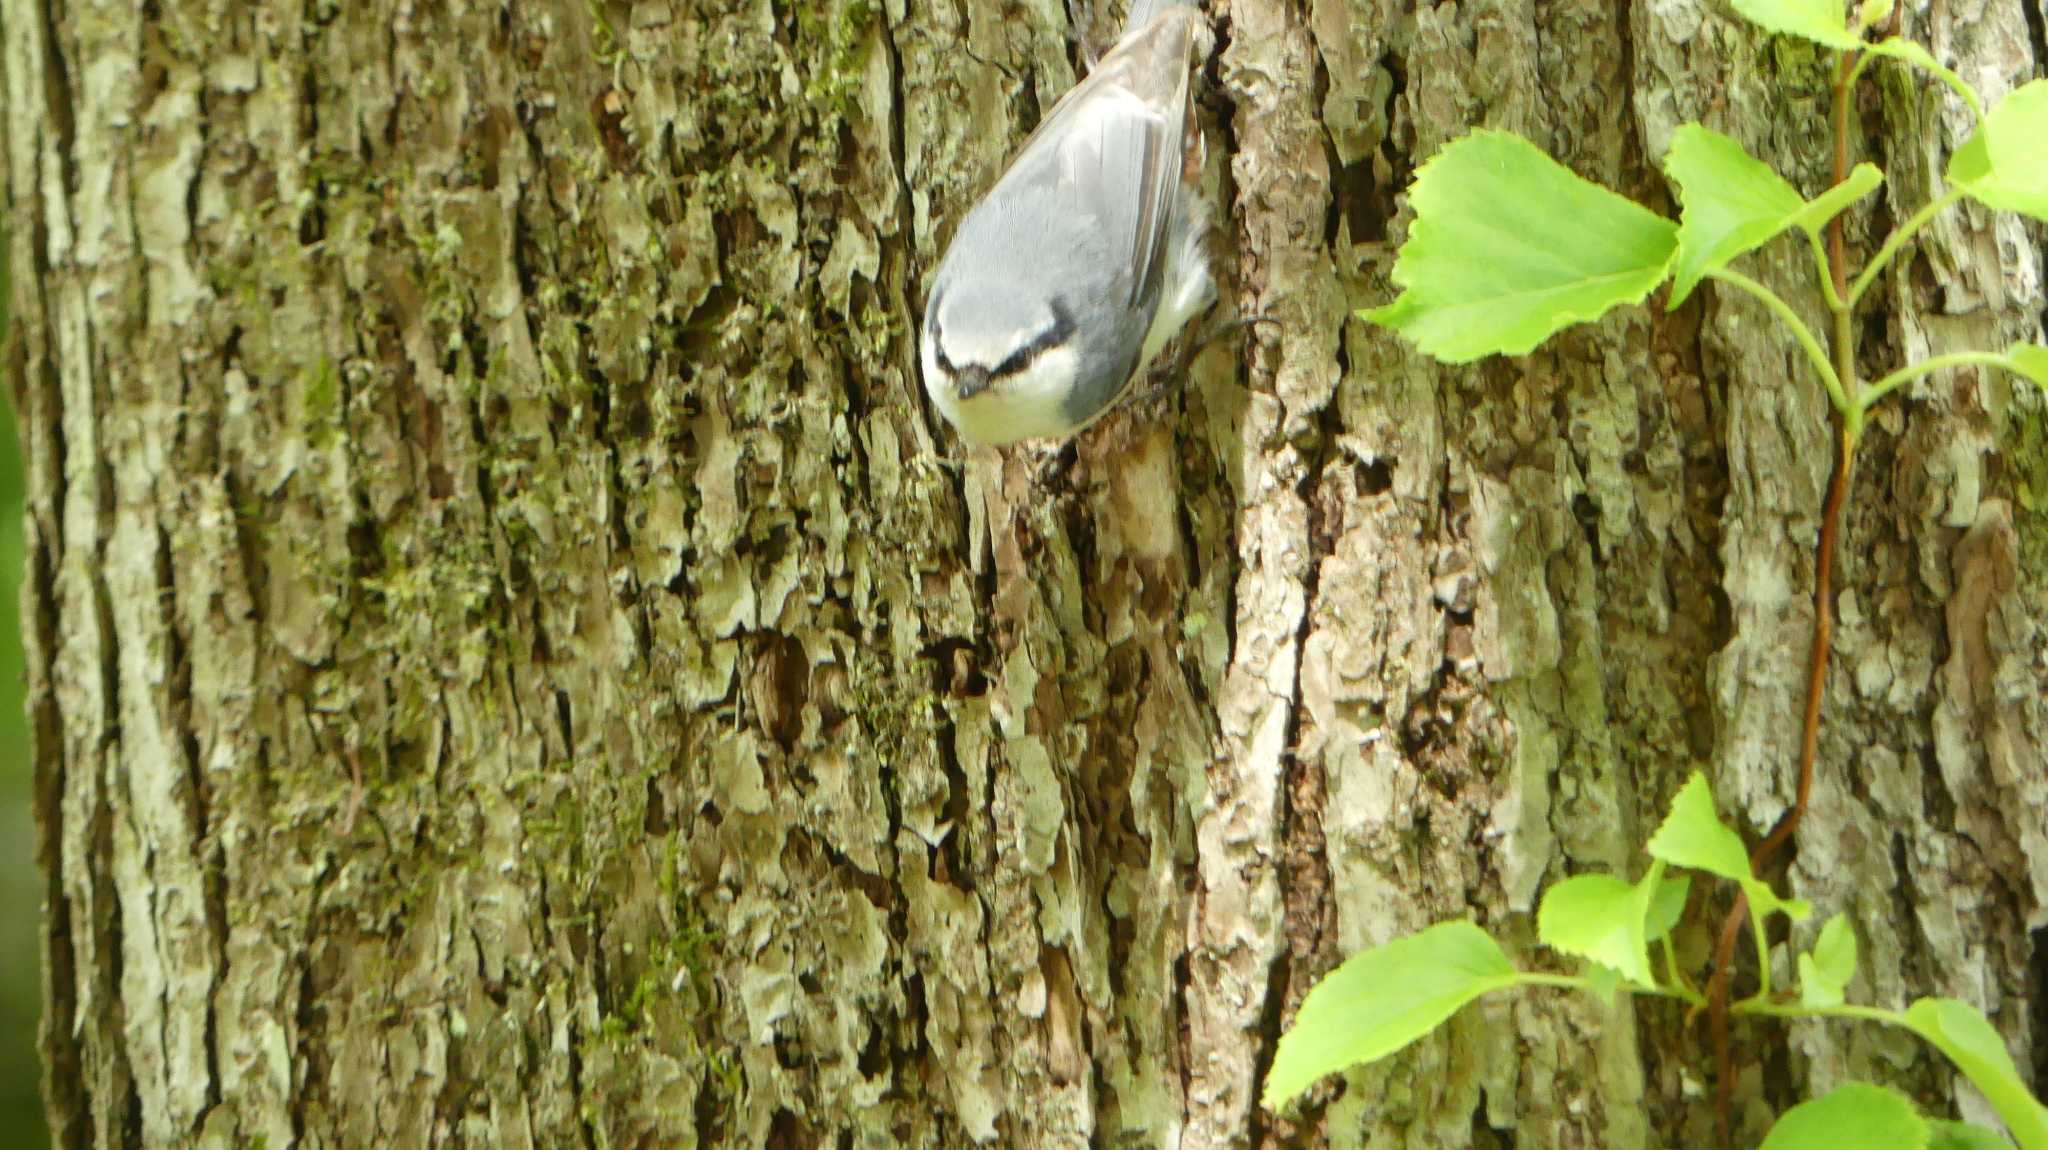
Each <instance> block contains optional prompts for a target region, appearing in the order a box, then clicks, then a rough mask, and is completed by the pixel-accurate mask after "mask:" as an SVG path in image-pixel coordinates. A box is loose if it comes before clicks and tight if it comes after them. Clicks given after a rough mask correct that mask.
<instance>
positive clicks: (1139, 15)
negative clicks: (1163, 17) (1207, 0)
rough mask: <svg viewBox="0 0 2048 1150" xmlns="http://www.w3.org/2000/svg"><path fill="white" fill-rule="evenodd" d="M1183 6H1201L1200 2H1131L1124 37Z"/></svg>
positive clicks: (1154, 0)
mask: <svg viewBox="0 0 2048 1150" xmlns="http://www.w3.org/2000/svg"><path fill="white" fill-rule="evenodd" d="M1183 5H1185V6H1187V7H1190V8H1198V7H1200V6H1201V5H1200V3H1199V2H1198V0H1131V7H1130V12H1129V13H1128V14H1127V15H1125V17H1124V35H1126V36H1128V35H1130V34H1131V33H1133V32H1136V31H1137V30H1138V29H1140V28H1143V27H1144V26H1145V25H1147V24H1150V23H1151V22H1152V20H1153V18H1154V17H1156V16H1158V15H1159V14H1160V13H1161V12H1164V11H1166V10H1167V9H1168V8H1177V7H1180V6H1183Z"/></svg>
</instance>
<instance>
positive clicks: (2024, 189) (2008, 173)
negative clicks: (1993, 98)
mask: <svg viewBox="0 0 2048 1150" xmlns="http://www.w3.org/2000/svg"><path fill="white" fill-rule="evenodd" d="M2043 140H2048V80H2035V81H2034V82H2032V83H2030V84H2022V85H2020V86H2019V87H2018V88H2015V89H2013V91H2012V92H2011V93H2010V94H2009V95H2007V96H2006V98H2005V99H2003V100H2000V101H1999V102H1998V106H1997V107H1994V108H1992V109H1991V111H1990V112H1988V113H1986V114H1985V116H1984V122H1983V123H1981V124H1978V125H1977V132H1976V134H1975V135H1973V136H1971V137H1970V140H1969V142H1968V143H1966V144H1964V145H1963V146H1962V147H1961V148H1959V149H1957V150H1956V154H1955V155H1953V156H1950V157H1949V161H1948V179H1949V182H1950V183H1952V184H1955V185H1956V186H1957V187H1960V188H1962V189H1963V190H1964V191H1965V192H1967V193H1969V195H1970V197H1971V198H1972V199H1975V200H1976V201H1978V202H1979V203H1982V204H1984V205H1986V206H1987V207H1993V208H1998V209H2000V210H2001V211H2008V212H2020V213H2022V214H2024V215H2029V216H2033V217H2034V218H2035V219H2037V220H2048V148H2044V147H2042V146H2041V141H2043Z"/></svg>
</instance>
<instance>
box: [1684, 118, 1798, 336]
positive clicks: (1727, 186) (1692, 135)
mask: <svg viewBox="0 0 2048 1150" xmlns="http://www.w3.org/2000/svg"><path fill="white" fill-rule="evenodd" d="M1664 173H1665V174H1666V175H1668V176H1670V177H1671V179H1672V181H1673V182H1675V183H1676V184H1677V185H1678V196H1679V200H1680V202H1681V203H1682V204H1683V205H1684V210H1683V211H1681V212H1680V213H1679V217H1678V219H1679V223H1678V267H1677V268H1676V269H1675V270H1674V271H1673V272H1672V279H1671V297H1670V299H1669V300H1667V301H1666V304H1665V306H1666V307H1667V308H1670V309H1673V310H1676V309H1677V307H1678V305H1680V304H1682V303H1684V302H1685V298H1686V297H1687V296H1689V295H1691V294H1692V289H1693V288H1694V287H1695V286H1697V285H1698V284H1699V282H1700V280H1701V279H1702V278H1703V277H1705V276H1706V274H1707V273H1708V272H1710V271H1713V270H1715V269H1717V268H1722V267H1726V266H1727V265H1728V262H1729V261H1730V260H1733V259H1734V258H1735V257H1736V256H1739V255H1741V254H1743V253H1744V252H1747V251H1749V250H1751V249H1753V248H1756V247H1759V246H1761V245H1762V244H1763V243H1764V241H1765V240H1768V239H1770V238H1771V237H1772V236H1775V235H1777V234H1778V233H1779V232H1781V231H1784V230H1785V224H1786V221H1787V220H1789V219H1790V218H1791V217H1792V216H1793V214H1794V213H1796V212H1798V211H1799V210H1800V209H1801V208H1803V207H1805V206H1806V200H1805V199H1804V198H1803V197H1801V196H1800V194H1799V192H1798V191H1797V190H1796V189H1795V188H1793V187H1792V185H1791V184H1788V183H1786V182H1785V180H1784V178H1783V177H1781V176H1779V175H1778V173H1776V172H1774V171H1772V170H1771V169H1770V167H1769V166H1768V165H1766V164H1765V163H1764V162H1763V161H1761V160H1758V159H1757V158H1756V157H1754V156H1752V155H1750V154H1749V153H1748V152H1746V151H1744V150H1743V147H1742V145H1741V144H1739V143H1736V142H1735V141H1734V140H1732V139H1730V138H1728V137H1727V136H1724V135H1722V134H1721V133H1719V132H1716V131H1714V130H1713V129H1711V128H1705V127H1702V126H1700V125H1698V124H1686V125H1684V126H1682V127H1680V128H1679V129H1678V131H1677V133H1676V134H1675V135H1673V136H1672V137H1671V150H1670V151H1668V152H1666V153H1665V154H1664Z"/></svg>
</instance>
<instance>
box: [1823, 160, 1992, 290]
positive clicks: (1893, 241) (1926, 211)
mask: <svg viewBox="0 0 2048 1150" xmlns="http://www.w3.org/2000/svg"><path fill="white" fill-rule="evenodd" d="M1962 198H1963V190H1962V189H1961V188H1950V189H1949V190H1948V191H1946V192H1943V193H1942V194H1941V195H1939V196H1937V197H1935V198H1934V199H1931V200H1929V201H1927V204H1926V205H1925V206H1924V207H1922V208H1921V209H1920V210H1919V211H1917V212H1914V213H1913V214H1912V215H1910V216H1908V217H1906V222H1905V223H1903V224H1900V225H1899V226H1898V227H1896V228H1894V229H1892V234H1891V235H1889V236H1886V237H1885V241H1884V246H1883V247H1881V248H1879V249H1877V254H1876V255H1875V256H1872V257H1871V259H1870V263H1868V264H1867V265H1865V266H1864V268H1863V274H1861V275H1859V276H1857V277H1856V283H1855V285H1854V286H1852V287H1851V288H1850V289H1849V306H1850V307H1855V306H1856V305H1857V304H1858V303H1859V302H1861V301H1862V299H1863V293H1864V292H1867V291H1869V290H1870V285H1871V284H1874V283H1876V282H1877V277H1878V276H1880V275H1883V274H1884V269H1885V267H1886V265H1888V264H1890V263H1891V262H1892V257H1893V256H1895V255H1897V254H1898V252H1899V249H1900V248H1902V247H1905V246H1906V244H1907V242H1908V241H1910V240H1911V239H1912V238H1913V237H1914V236H1916V235H1918V234H1920V229H1921V228H1924V227H1926V226H1927V224H1928V222H1929V221H1931V220H1932V219H1934V217H1936V216H1938V215H1940V214H1941V213H1943V212H1945V211H1947V210H1948V209H1949V208H1950V207H1952V206H1954V205H1955V202H1956V201H1957V200H1960V199H1962ZM1841 222H1842V217H1840V216H1836V217H1835V218H1834V219H1832V220H1830V221H1828V225H1829V226H1830V227H1835V228H1839V227H1840V225H1841Z"/></svg>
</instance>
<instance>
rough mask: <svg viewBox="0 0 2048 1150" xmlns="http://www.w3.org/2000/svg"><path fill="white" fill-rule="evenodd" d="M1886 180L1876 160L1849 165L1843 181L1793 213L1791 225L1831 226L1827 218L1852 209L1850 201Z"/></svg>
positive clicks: (1810, 228) (1809, 229)
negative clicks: (1873, 162)
mask: <svg viewBox="0 0 2048 1150" xmlns="http://www.w3.org/2000/svg"><path fill="white" fill-rule="evenodd" d="M1882 183H1884V173H1883V172H1880V171H1878V170H1877V165H1876V164H1871V163H1862V164H1858V165H1856V166H1855V167H1853V168H1850V169H1849V174H1848V175H1846V176H1844V177H1842V182H1841V183H1839V184H1836V185H1835V186H1834V187H1832V188H1829V189H1828V190H1827V191H1825V192H1822V193H1821V194H1820V195H1817V196H1815V197H1813V198H1812V199H1810V200H1808V201H1806V206H1805V207H1804V208H1801V209H1800V211H1799V214H1798V215H1796V216H1793V217H1792V220H1791V226H1792V227H1795V228H1798V229H1799V230H1801V231H1806V232H1817V231H1819V230H1821V229H1822V228H1824V227H1827V226H1828V221H1829V220H1832V219H1834V218H1835V217H1836V216H1839V215H1841V214H1842V213H1843V212H1845V211H1848V210H1849V205H1850V204H1853V203H1855V202H1856V201H1857V200H1860V199H1862V198H1863V197H1865V196H1867V195H1869V194H1870V193H1871V192H1873V191H1875V190H1876V189H1877V187H1878V185H1880V184H1882Z"/></svg>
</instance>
